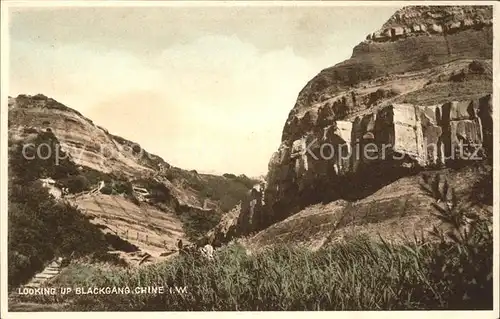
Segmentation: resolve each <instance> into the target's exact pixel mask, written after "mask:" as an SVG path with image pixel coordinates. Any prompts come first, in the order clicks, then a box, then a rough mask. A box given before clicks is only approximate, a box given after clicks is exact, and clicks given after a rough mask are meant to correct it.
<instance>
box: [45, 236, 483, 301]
mask: <svg viewBox="0 0 500 319" xmlns="http://www.w3.org/2000/svg"><path fill="white" fill-rule="evenodd" d="M442 248H443V247H437V246H433V245H431V244H410V245H407V246H394V245H390V244H384V243H380V242H373V241H370V240H368V239H366V238H358V239H356V240H353V241H351V242H348V243H339V244H336V245H335V246H332V247H330V248H327V249H322V250H320V251H317V252H311V251H308V250H303V249H299V248H290V247H284V246H283V247H274V248H273V249H271V250H267V251H264V252H262V253H259V254H257V255H255V256H247V255H246V254H245V253H244V251H243V249H242V248H241V247H240V246H238V245H233V246H230V247H227V248H225V249H224V250H221V251H219V252H217V257H216V259H215V260H214V261H212V262H210V261H207V260H201V259H197V258H188V257H179V258H177V259H176V260H174V261H172V262H165V263H161V264H156V265H151V266H147V267H145V268H142V269H122V270H120V269H113V270H106V271H103V270H100V269H98V268H97V267H94V266H91V265H82V264H74V265H72V266H70V267H69V268H68V269H66V270H65V271H64V272H63V273H62V275H61V277H60V278H59V280H58V281H57V282H54V283H53V285H54V286H70V287H113V286H115V287H125V286H128V287H131V288H132V289H133V287H138V286H168V287H170V286H177V287H187V288H186V289H187V291H186V293H173V294H163V295H152V294H151V295H149V294H139V295H134V294H131V295H74V296H72V297H71V298H72V303H71V308H72V310H80V311H82V310H93V311H99V310H103V311H104V310H114V311H118V310H119V311H132V310H170V311H174V310H177V311H183V310H195V311H196V310H198V311H201V310H382V309H450V308H451V309H474V308H479V309H487V308H489V307H491V305H492V298H491V294H492V286H491V278H490V280H489V281H487V280H486V281H485V278H483V276H482V275H481V274H480V273H475V274H474V276H473V277H475V278H477V283H476V284H475V285H473V284H471V285H470V286H467V285H468V284H466V283H465V282H464V281H462V279H463V278H459V279H458V280H455V281H453V280H452V282H450V283H449V282H447V281H442V280H443V278H447V275H446V270H445V271H443V272H442V273H441V272H440V270H439V269H438V273H436V270H437V268H436V267H437V266H438V265H437V264H436V261H437V260H438V259H439V254H440V252H441V251H442V250H443V249H442ZM449 248H450V251H449V252H447V253H446V257H447V258H449V260H453V259H455V258H458V259H460V258H462V257H464V255H463V253H460V252H458V251H457V250H454V249H453V248H452V246H450V247H449ZM490 258H491V257H490ZM489 261H490V262H491V259H490V260H489ZM484 267H486V268H488V264H486V265H485V266H484ZM489 268H490V270H491V265H490V266H489ZM457 269H458V268H457ZM457 269H450V273H451V271H455V270H457ZM486 274H487V272H486V273H484V276H486ZM457 275H458V272H457ZM481 284H483V285H484V287H482V288H481V287H480V286H481ZM476 286H477V287H476ZM464 288H467V289H468V290H469V297H471V298H473V299H464V296H463V295H462V294H461V293H462V291H463V290H464ZM472 293H478V294H476V295H473V294H472ZM485 296H486V298H485ZM488 296H489V297H488ZM57 298H60V299H59V301H63V300H66V301H67V298H68V297H67V296H58V297H57ZM481 298H484V299H481ZM44 299H45V301H49V300H50V301H54V300H51V298H47V297H45V298H44Z"/></svg>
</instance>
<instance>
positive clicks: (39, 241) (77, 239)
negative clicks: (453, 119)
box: [8, 182, 108, 288]
mask: <svg viewBox="0 0 500 319" xmlns="http://www.w3.org/2000/svg"><path fill="white" fill-rule="evenodd" d="M107 246H108V245H107V243H106V240H105V238H104V235H103V233H102V232H101V231H100V230H99V229H98V228H97V227H96V226H95V225H93V224H91V223H90V221H89V220H88V219H87V218H86V217H85V216H84V215H82V214H81V213H80V212H79V211H78V209H77V208H75V207H73V206H71V205H69V204H65V203H59V202H56V201H55V200H54V199H53V198H52V197H51V196H50V195H49V194H48V192H47V190H46V189H45V188H42V187H41V186H40V185H39V183H36V182H34V183H29V184H25V185H15V184H11V185H9V234H8V255H9V258H8V261H9V267H8V270H9V275H8V285H9V288H12V287H16V286H18V285H19V284H22V283H24V282H26V281H27V280H28V279H30V278H31V277H32V276H33V275H34V274H35V273H36V272H37V271H40V270H42V269H43V267H44V265H45V263H46V262H47V261H49V260H51V259H52V258H54V257H55V256H68V257H69V256H73V257H76V256H83V255H87V254H91V253H99V252H100V253H104V252H105V251H106V250H107Z"/></svg>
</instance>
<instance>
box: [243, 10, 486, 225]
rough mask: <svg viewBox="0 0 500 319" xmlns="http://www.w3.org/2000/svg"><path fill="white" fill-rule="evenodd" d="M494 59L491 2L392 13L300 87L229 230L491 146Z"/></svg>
mask: <svg viewBox="0 0 500 319" xmlns="http://www.w3.org/2000/svg"><path fill="white" fill-rule="evenodd" d="M491 57H492V7H488V6H418V7H417V6H411V7H406V8H403V9H402V10H400V11H398V12H396V13H395V14H394V15H393V17H391V18H390V19H389V20H388V21H387V23H385V24H384V25H383V26H382V28H381V29H380V30H378V31H376V32H374V33H372V34H370V35H368V36H367V39H366V40H365V41H363V42H362V43H360V44H359V45H358V46H356V47H355V48H354V51H353V54H352V57H351V58H350V59H349V60H347V61H344V62H342V63H339V64H337V65H335V66H333V67H330V68H327V69H324V70H323V71H321V72H320V73H319V74H318V75H317V76H316V77H314V78H313V79H312V80H311V81H309V83H307V84H306V86H305V87H304V88H303V89H302V91H301V92H300V93H299V96H298V98H297V102H296V104H295V106H294V108H293V109H292V110H291V111H290V113H289V116H288V119H287V120H286V122H285V125H284V128H283V134H282V141H281V145H280V146H279V148H278V150H277V151H276V152H275V153H274V154H273V156H272V158H271V159H270V161H269V167H268V174H267V185H266V188H265V190H264V192H263V198H264V203H263V204H259V205H254V206H253V207H254V208H253V209H244V208H243V206H242V209H241V211H240V212H239V217H238V220H239V223H234V225H235V226H234V230H233V233H234V234H240V235H246V234H249V233H250V232H253V231H258V230H262V229H264V228H266V227H268V226H270V225H272V224H274V223H276V222H278V221H282V220H284V219H286V218H287V217H289V216H291V215H293V214H295V213H297V212H298V211H300V209H301V208H304V207H306V206H308V205H311V204H314V203H318V202H321V201H332V200H338V199H348V200H350V199H362V198H365V197H366V196H369V195H370V194H371V193H373V192H374V191H376V190H377V189H380V187H383V186H384V185H388V184H390V183H392V182H394V181H395V180H397V179H398V178H401V177H403V176H405V175H408V174H412V173H413V172H415V170H417V169H422V168H430V167H435V166H436V167H442V166H447V165H451V164H452V163H454V162H455V161H457V160H459V161H463V160H465V161H470V160H474V159H478V158H482V157H484V155H489V154H491V150H492V147H493V139H492V131H493V121H492V101H491V92H492V76H491ZM476 151H477V152H476ZM474 156H475V157H474ZM249 211H251V212H252V213H251V214H248V213H247V212H249ZM242 216H245V217H242ZM250 216H251V218H250Z"/></svg>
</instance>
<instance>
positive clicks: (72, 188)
mask: <svg viewBox="0 0 500 319" xmlns="http://www.w3.org/2000/svg"><path fill="white" fill-rule="evenodd" d="M60 183H61V184H62V186H63V187H67V188H68V191H69V192H70V193H80V192H83V191H88V190H90V189H91V186H92V185H91V184H90V182H89V181H88V179H87V178H86V177H85V176H83V175H77V176H70V177H67V178H65V179H63V180H61V181H60Z"/></svg>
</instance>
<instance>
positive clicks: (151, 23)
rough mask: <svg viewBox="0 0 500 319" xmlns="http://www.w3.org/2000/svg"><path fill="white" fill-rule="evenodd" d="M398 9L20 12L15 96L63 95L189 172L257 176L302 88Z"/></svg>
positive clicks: (13, 59) (16, 15)
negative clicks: (192, 170) (194, 170)
mask: <svg viewBox="0 0 500 319" xmlns="http://www.w3.org/2000/svg"><path fill="white" fill-rule="evenodd" d="M397 9H399V7H394V6H392V7H390V6H384V7H360V6H356V7H324V6H321V7H293V6H285V7H277V6H275V7H244V6H239V7H234V6H231V7H156V8H152V7H149V8H145V7H142V8H123V7H122V8H119V7H114V8H103V7H100V8H76V7H74V8H57V9H56V8H43V9H42V8H23V9H20V8H19V9H12V8H11V11H10V16H9V17H10V26H11V27H10V80H9V95H11V96H17V95H18V94H30V95H34V94H37V93H42V94H44V95H47V96H49V97H52V98H54V99H56V100H57V101H59V102H61V103H63V104H65V105H67V106H69V107H71V108H74V109H76V110H78V111H80V112H81V113H82V114H83V115H85V116H86V117H88V118H90V119H92V120H93V121H94V123H96V124H97V125H100V126H103V127H105V128H107V129H108V130H109V131H110V132H111V133H113V134H116V135H120V136H122V137H124V138H127V139H130V140H132V141H134V142H138V143H139V144H140V145H141V146H142V147H143V148H144V149H146V150H147V151H149V152H151V153H154V154H157V155H159V156H161V157H163V158H164V160H165V161H167V162H168V163H170V164H172V165H174V166H177V167H181V168H184V169H196V170H197V171H198V172H210V173H216V174H222V173H227V172H230V173H234V174H246V175H249V176H257V175H261V174H265V173H266V172H267V165H268V162H269V159H270V157H271V155H272V153H273V152H274V151H275V150H276V149H277V148H278V146H279V143H280V139H281V132H282V129H283V125H284V123H285V120H286V118H287V116H288V113H289V111H290V110H291V109H292V108H293V106H294V104H295V100H296V98H297V95H298V93H299V91H300V90H301V89H302V88H303V87H304V86H305V84H306V83H307V82H308V81H309V80H310V79H311V78H312V77H314V76H315V75H316V74H317V73H319V72H320V71H321V70H322V69H324V68H327V67H329V66H332V65H334V64H337V63H339V62H341V61H343V60H345V59H347V58H349V57H350V56H351V54H352V49H353V48H354V46H355V45H357V44H358V43H359V42H361V41H362V40H363V39H365V37H366V35H367V34H368V33H370V32H373V31H375V30H377V29H378V28H380V27H381V26H382V24H383V23H384V22H385V21H386V20H387V19H388V18H389V17H390V16H391V15H392V14H393V13H394V12H395V11H396V10H397Z"/></svg>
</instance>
